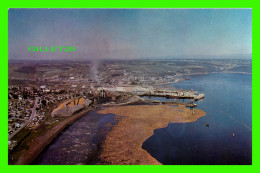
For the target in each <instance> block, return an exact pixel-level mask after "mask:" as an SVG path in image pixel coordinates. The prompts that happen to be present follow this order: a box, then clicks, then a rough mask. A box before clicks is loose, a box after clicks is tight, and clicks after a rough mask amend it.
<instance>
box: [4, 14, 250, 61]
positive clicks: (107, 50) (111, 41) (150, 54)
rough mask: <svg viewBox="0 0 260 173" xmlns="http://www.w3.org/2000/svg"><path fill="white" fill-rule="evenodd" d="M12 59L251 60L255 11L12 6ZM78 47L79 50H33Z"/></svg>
mask: <svg viewBox="0 0 260 173" xmlns="http://www.w3.org/2000/svg"><path fill="white" fill-rule="evenodd" d="M8 31H9V59H10V60H52V59H54V60H62V59H64V60H66V59H67V60H95V59H147V58H148V59H156V58H166V59H179V58H185V59H193V58H194V59H205V58H210V57H211V58H212V59H214V58H216V59H218V58H235V57H237V58H238V59H250V58H251V54H252V10H251V9H9V30H8ZM29 46H42V47H45V46H47V47H51V46H75V47H76V51H75V52H50V53H47V52H29V51H28V50H27V49H28V47H29Z"/></svg>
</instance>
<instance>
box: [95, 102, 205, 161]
mask: <svg viewBox="0 0 260 173" xmlns="http://www.w3.org/2000/svg"><path fill="white" fill-rule="evenodd" d="M98 113H100V114H108V113H112V114H115V115H118V116H122V118H120V119H119V122H118V124H117V125H116V126H115V127H113V129H112V131H111V132H110V133H109V134H108V135H107V137H106V139H105V140H104V142H103V145H102V151H101V154H100V158H101V159H102V160H103V161H104V162H105V163H107V164H113V165H125V164H127V165H157V164H161V163H160V162H158V161H157V160H156V159H155V158H153V157H152V156H151V155H150V154H149V153H148V152H147V151H145V150H143V149H142V144H143V142H144V141H145V140H146V139H147V138H149V137H150V136H152V135H153V131H154V130H155V129H158V128H164V127H166V126H167V125H168V123H184V122H193V121H196V120H197V119H198V118H200V117H202V116H204V115H206V113H205V112H204V111H202V110H199V109H196V110H195V112H194V114H192V111H191V110H190V109H187V108H185V107H184V106H183V105H180V106H178V107H175V108H173V107H171V106H168V105H135V106H124V107H109V108H105V109H104V110H100V111H98ZM176 133H178V132H176Z"/></svg>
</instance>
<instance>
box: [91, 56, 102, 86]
mask: <svg viewBox="0 0 260 173" xmlns="http://www.w3.org/2000/svg"><path fill="white" fill-rule="evenodd" d="M99 63H100V60H98V59H92V61H91V68H90V72H91V74H92V76H91V77H92V79H93V80H95V81H96V82H97V83H98V84H99V83H100V80H99V76H98V75H99V74H98V66H99Z"/></svg>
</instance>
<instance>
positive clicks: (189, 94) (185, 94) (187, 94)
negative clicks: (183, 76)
mask: <svg viewBox="0 0 260 173" xmlns="http://www.w3.org/2000/svg"><path fill="white" fill-rule="evenodd" d="M138 95H139V96H150V97H166V98H174V99H194V100H200V99H203V98H204V97H205V95H204V94H198V93H197V92H195V91H192V90H191V91H153V92H146V93H140V94H138Z"/></svg>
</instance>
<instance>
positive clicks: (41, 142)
mask: <svg viewBox="0 0 260 173" xmlns="http://www.w3.org/2000/svg"><path fill="white" fill-rule="evenodd" d="M89 111H90V109H85V110H82V111H81V112H79V113H77V114H76V115H73V116H72V117H69V118H68V119H66V120H64V121H62V122H61V123H60V124H58V125H56V126H54V127H53V128H51V129H50V130H48V131H47V132H46V133H45V134H43V135H41V136H39V137H37V138H36V139H34V140H33V141H32V143H31V144H30V147H29V148H28V150H27V151H25V152H24V153H23V154H22V155H21V156H20V157H19V158H18V160H17V161H16V162H15V163H14V165H29V164H30V163H32V162H33V161H34V160H35V159H36V158H37V157H38V156H39V155H40V153H41V152H42V151H43V150H44V149H45V148H46V147H47V146H48V145H49V144H50V143H51V142H52V141H53V140H54V139H55V138H56V137H57V136H58V135H59V134H60V133H61V132H62V131H63V130H64V129H65V128H66V127H68V126H69V125H71V124H72V123H74V122H75V121H76V120H78V119H79V118H81V117H83V116H84V115H86V114H87V113H88V112H89Z"/></svg>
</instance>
